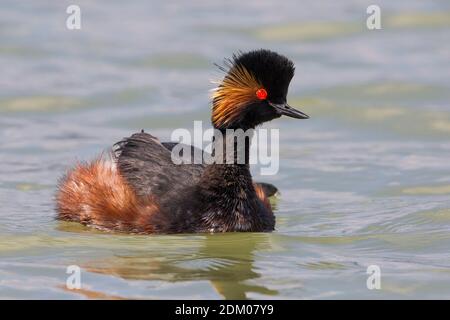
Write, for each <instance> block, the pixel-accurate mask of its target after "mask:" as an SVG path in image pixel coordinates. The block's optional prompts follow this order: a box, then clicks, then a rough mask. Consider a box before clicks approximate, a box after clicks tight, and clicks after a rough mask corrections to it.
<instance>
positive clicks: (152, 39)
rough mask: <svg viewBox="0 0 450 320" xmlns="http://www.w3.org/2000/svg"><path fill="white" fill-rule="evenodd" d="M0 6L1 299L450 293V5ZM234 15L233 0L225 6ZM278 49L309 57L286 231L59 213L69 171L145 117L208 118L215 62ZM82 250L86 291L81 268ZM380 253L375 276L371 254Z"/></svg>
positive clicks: (284, 171)
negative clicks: (128, 223)
mask: <svg viewBox="0 0 450 320" xmlns="http://www.w3.org/2000/svg"><path fill="white" fill-rule="evenodd" d="M68 4H69V2H67V3H66V2H65V1H59V2H58V4H51V2H48V3H47V4H45V2H39V3H38V2H36V3H33V4H31V3H28V4H21V3H18V2H16V1H3V2H2V4H1V5H0V9H1V10H0V21H1V22H0V70H2V72H1V73H0V88H1V90H0V163H1V166H0V297H1V298H19V299H23V298H33V299H35V298H44V299H47V298H57V299H84V298H100V299H102V298H114V299H116V298H117V299H121V298H136V299H140V298H155V299H160V298H175V299H178V298H180V299H181V298H187V299H204V298H210V299H224V298H226V299H236V298H239V299H241V298H249V299H272V298H273V299H283V298H285V299H347V298H361V299H382V298H388V299H393V298H400V299H405V298H414V299H415V298H446V299H448V298H450V251H449V248H450V160H449V159H450V64H449V54H450V41H449V40H450V5H449V3H448V2H445V1H427V2H425V1H405V2H402V1H399V2H395V3H392V2H390V1H378V4H379V5H380V6H381V8H382V19H383V20H382V26H383V29H382V30H376V31H369V30H367V29H365V17H366V14H365V12H366V8H367V6H368V5H369V4H371V3H370V2H368V1H346V2H345V3H344V2H342V3H341V2H339V4H338V3H337V2H335V1H320V2H319V3H316V4H311V3H310V4H308V3H306V2H305V3H301V2H300V3H299V2H298V1H283V4H282V5H281V4H277V3H275V2H273V3H272V2H261V1H246V2H245V3H243V2H242V1H227V2H226V4H225V3H222V4H220V3H213V2H209V1H198V2H197V1H196V2H193V3H190V4H188V3H187V2H186V3H185V4H184V5H183V6H181V5H177V4H175V3H167V4H163V3H159V2H156V1H137V2H132V3H129V4H128V3H127V5H124V4H121V3H120V2H114V3H109V2H108V5H106V4H103V5H102V4H100V3H98V4H93V3H91V2H89V1H78V2H77V4H79V5H80V6H81V9H82V30H80V31H68V30H66V29H65V18H66V14H65V9H66V7H67V5H68ZM224 13H226V14H224ZM260 47H264V48H269V49H273V50H276V51H279V52H281V53H284V54H286V55H287V56H289V57H291V58H292V59H293V60H294V61H295V63H296V67H297V69H296V70H297V71H296V76H295V78H294V80H293V82H292V85H291V88H290V92H289V100H290V103H291V104H292V105H297V106H302V108H301V109H302V111H304V112H306V113H307V114H309V115H310V116H311V119H310V120H308V121H294V120H291V119H279V120H276V121H274V122H272V123H271V124H270V125H268V126H266V127H271V128H279V129H280V141H281V143H280V171H279V173H278V174H277V175H275V176H264V177H260V176H259V175H258V171H257V170H254V175H255V178H256V179H258V180H264V181H267V182H271V183H274V184H275V185H277V187H278V188H279V189H280V194H279V195H277V196H276V197H275V198H274V199H272V202H273V204H274V206H275V207H276V211H275V214H276V216H277V230H276V231H275V232H273V233H271V234H253V233H248V234H247V233H244V234H217V235H170V236H167V235H158V236H134V235H117V234H109V233H102V232H98V231H92V230H89V229H87V228H84V227H82V226H79V225H77V224H71V223H61V222H58V221H56V220H55V219H54V217H55V211H54V202H53V195H54V193H55V188H56V183H57V179H58V177H60V176H61V175H62V174H63V173H64V172H65V170H66V169H67V168H69V167H70V166H71V165H72V164H74V163H75V162H76V161H77V160H85V159H91V158H93V157H94V156H95V155H96V154H98V153H99V152H101V150H104V149H107V148H108V147H109V146H111V144H112V143H114V142H116V141H118V140H120V139H121V138H122V137H125V136H128V135H130V134H131V133H133V132H135V131H138V130H140V129H141V128H144V129H145V130H146V131H148V132H151V133H152V134H154V135H157V136H159V137H161V139H162V140H167V139H168V138H169V137H170V133H171V131H172V129H174V128H181V127H184V128H188V129H190V128H192V127H193V123H192V122H193V121H194V120H204V121H208V120H209V104H208V99H209V98H208V90H210V89H211V88H212V87H213V86H212V84H210V83H209V80H210V79H214V78H219V77H220V73H219V72H218V71H216V70H215V69H214V67H213V63H214V62H220V61H221V59H222V58H223V57H226V56H229V55H230V54H231V53H232V52H233V51H236V50H237V49H242V50H247V49H253V48H260ZM69 265H78V266H80V268H81V270H82V273H81V282H82V289H81V290H69V289H67V288H66V286H65V283H66V279H67V276H68V275H67V274H66V268H67V266H69ZM369 265H378V266H379V267H380V269H381V289H380V290H368V289H367V286H366V280H367V277H368V275H367V274H366V270H367V267H368V266H369Z"/></svg>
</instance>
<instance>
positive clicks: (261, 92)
mask: <svg viewBox="0 0 450 320" xmlns="http://www.w3.org/2000/svg"><path fill="white" fill-rule="evenodd" d="M256 97H257V98H258V99H259V100H265V99H266V98H267V91H266V89H262V88H261V89H258V90H257V91H256Z"/></svg>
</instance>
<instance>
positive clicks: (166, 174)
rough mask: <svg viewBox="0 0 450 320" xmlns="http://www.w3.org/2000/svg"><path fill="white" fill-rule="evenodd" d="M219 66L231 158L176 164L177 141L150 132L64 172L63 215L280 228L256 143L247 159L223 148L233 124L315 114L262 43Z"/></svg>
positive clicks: (152, 227) (147, 229)
mask: <svg viewBox="0 0 450 320" xmlns="http://www.w3.org/2000/svg"><path fill="white" fill-rule="evenodd" d="M217 66H218V67H219V69H220V70H221V71H223V72H224V76H223V78H222V79H221V80H220V81H219V82H218V83H217V87H216V88H215V89H214V90H213V93H212V99H211V105H212V110H211V123H212V126H213V128H214V129H215V131H216V132H217V133H218V134H217V135H215V136H214V140H213V150H214V151H213V153H214V154H218V155H220V156H219V158H222V160H223V159H224V158H226V159H227V160H230V158H231V161H226V163H224V162H223V161H217V162H214V163H210V164H205V163H199V164H175V163H174V162H173V159H172V158H171V155H172V150H173V149H174V148H175V147H176V146H177V143H176V142H160V141H159V139H157V138H156V137H154V136H153V135H151V134H150V133H147V132H144V130H142V131H141V132H138V133H135V134H133V135H131V136H130V137H127V138H124V139H122V140H121V141H119V142H117V143H116V144H114V147H113V148H112V152H111V153H110V154H111V156H110V157H102V156H100V157H97V158H96V159H94V160H92V161H90V162H79V163H77V164H76V165H75V166H74V167H72V168H71V169H69V170H68V171H67V172H66V174H65V175H63V177H62V178H60V180H59V182H58V186H57V191H56V196H55V198H56V199H55V200H56V211H57V217H56V218H57V219H58V220H63V221H71V222H78V223H81V224H83V225H85V226H87V227H91V228H95V229H98V230H103V231H109V232H121V233H132V234H175V233H219V232H271V231H273V230H275V215H274V213H273V211H272V207H271V204H270V201H269V199H268V197H269V196H270V195H272V194H273V193H274V192H275V191H276V190H277V189H276V187H275V186H272V185H271V184H266V183H256V182H254V181H253V179H252V176H251V173H250V166H249V163H248V154H249V148H250V141H249V140H246V141H245V144H244V147H243V148H241V149H243V151H244V154H245V159H244V161H241V162H239V161H237V156H236V152H233V153H232V154H229V153H227V150H226V149H225V148H224V147H223V146H224V145H225V144H226V143H230V134H229V132H230V130H231V131H232V130H238V129H242V130H251V129H254V128H256V127H257V126H259V125H261V124H263V123H265V122H268V121H271V120H274V119H276V118H279V117H281V116H283V115H284V116H288V117H291V118H296V119H308V118H309V117H308V115H306V114H305V113H303V112H301V111H300V110H298V109H296V108H293V107H291V106H290V105H289V104H288V103H287V94H288V88H289V85H290V82H291V80H292V78H293V76H294V72H295V66H294V63H293V62H292V61H291V60H290V59H288V58H287V57H286V56H284V55H281V54H279V53H276V52H274V51H271V50H267V49H257V50H252V51H248V52H242V51H239V52H237V53H235V54H233V55H232V56H231V58H227V59H225V60H224V63H223V64H222V65H217ZM232 141H233V142H232V143H234V144H236V141H235V140H234V138H232ZM192 148H194V147H192Z"/></svg>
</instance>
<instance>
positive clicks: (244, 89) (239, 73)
mask: <svg viewBox="0 0 450 320" xmlns="http://www.w3.org/2000/svg"><path fill="white" fill-rule="evenodd" d="M221 69H222V70H224V69H223V68H221ZM224 71H225V70H224ZM261 88H262V85H261V84H260V83H259V82H258V80H256V78H255V77H254V76H253V74H251V73H250V72H249V71H248V70H247V69H246V68H245V67H244V66H242V65H231V67H230V70H229V71H228V73H227V75H226V76H225V78H224V79H223V81H222V82H221V83H220V84H219V85H218V87H217V88H216V89H215V90H214V91H213V94H212V99H213V112H212V122H213V124H214V125H215V126H216V127H222V126H223V125H226V124H228V123H230V122H232V121H233V120H234V119H236V117H237V116H238V115H239V113H240V112H241V111H242V108H243V107H244V106H245V105H247V104H249V103H251V102H253V101H256V100H257V99H260V98H259V96H258V95H257V92H258V91H259V90H261ZM262 90H264V89H262ZM264 92H265V90H264ZM266 95H267V92H266Z"/></svg>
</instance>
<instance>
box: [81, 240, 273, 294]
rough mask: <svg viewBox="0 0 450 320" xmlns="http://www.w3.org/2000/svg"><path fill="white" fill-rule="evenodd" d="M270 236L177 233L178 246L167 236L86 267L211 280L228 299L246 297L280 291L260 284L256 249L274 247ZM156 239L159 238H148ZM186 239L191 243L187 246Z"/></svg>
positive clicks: (142, 276)
mask: <svg viewBox="0 0 450 320" xmlns="http://www.w3.org/2000/svg"><path fill="white" fill-rule="evenodd" d="M269 237H270V235H268V234H255V233H233V234H215V235H204V236H197V237H195V241H192V239H189V240H184V239H183V237H182V236H180V237H179V240H178V237H174V238H175V239H176V240H174V241H177V242H178V244H179V247H178V246H177V248H176V249H174V243H173V242H172V243H170V244H169V242H168V241H167V240H165V241H164V240H163V241H162V242H161V243H159V244H157V245H156V246H152V247H151V249H150V250H149V251H147V252H146V253H142V251H139V252H136V253H135V254H131V255H130V254H126V255H115V256H114V257H112V258H108V259H107V260H95V261H91V262H90V263H89V265H85V266H84V268H86V269H87V270H88V271H90V272H96V273H102V274H108V275H114V276H118V277H121V278H123V279H134V280H162V281H169V282H178V281H199V280H208V281H210V283H211V284H212V286H213V287H214V288H215V290H216V291H217V292H218V293H219V294H220V295H221V296H222V297H223V298H225V299H245V298H248V294H249V293H252V292H253V293H258V294H262V295H276V294H277V291H275V290H271V289H268V288H266V287H264V286H263V285H260V284H257V283H258V278H260V274H258V272H257V271H255V269H256V268H255V265H254V264H255V254H256V252H257V251H259V250H264V249H267V248H270V241H269V239H270V238H269ZM174 238H171V239H172V240H173V239H174ZM159 239H161V238H159ZM153 240H156V239H154V238H150V239H149V240H148V241H153ZM183 241H185V242H191V244H188V245H187V246H186V243H183ZM167 246H169V247H168V248H167ZM166 249H167V250H166Z"/></svg>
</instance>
